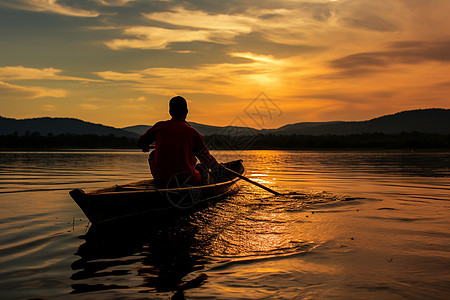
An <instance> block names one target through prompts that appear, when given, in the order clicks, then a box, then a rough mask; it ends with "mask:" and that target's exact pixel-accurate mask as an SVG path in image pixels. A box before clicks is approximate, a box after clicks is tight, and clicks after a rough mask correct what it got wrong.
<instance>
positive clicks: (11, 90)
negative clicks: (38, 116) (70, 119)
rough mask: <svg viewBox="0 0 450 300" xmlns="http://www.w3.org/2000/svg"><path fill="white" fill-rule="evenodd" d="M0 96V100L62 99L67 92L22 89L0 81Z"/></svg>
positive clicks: (30, 88) (47, 89) (31, 88)
mask: <svg viewBox="0 0 450 300" xmlns="http://www.w3.org/2000/svg"><path fill="white" fill-rule="evenodd" d="M0 95H1V96H0V97H1V98H2V99H35V98H43V97H52V98H62V97H65V96H66V95H67V92H66V91H65V90H62V89H49V88H43V87H24V86H20V85H13V84H9V83H6V82H2V81H0Z"/></svg>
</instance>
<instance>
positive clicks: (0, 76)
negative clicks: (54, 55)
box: [0, 66, 99, 82]
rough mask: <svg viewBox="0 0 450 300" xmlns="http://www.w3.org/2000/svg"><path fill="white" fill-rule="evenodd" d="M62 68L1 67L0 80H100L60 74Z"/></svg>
mask: <svg viewBox="0 0 450 300" xmlns="http://www.w3.org/2000/svg"><path fill="white" fill-rule="evenodd" d="M61 72H62V70H58V69H54V68H44V69H36V68H27V67H23V66H10V67H0V80H5V81H13V80H24V79H33V80H74V81H83V82H99V80H94V79H86V78H79V77H71V76H63V75H59V73H61Z"/></svg>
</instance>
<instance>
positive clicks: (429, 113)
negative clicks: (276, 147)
mask: <svg viewBox="0 0 450 300" xmlns="http://www.w3.org/2000/svg"><path fill="white" fill-rule="evenodd" d="M188 123H189V124H191V126H192V127H194V128H195V129H197V130H198V131H199V132H200V133H201V134H202V135H203V136H210V135H242V136H244V135H257V134H272V135H293V134H297V135H350V134H363V133H385V134H397V133H402V132H422V133H437V134H450V109H442V108H431V109H417V110H409V111H402V112H398V113H395V114H390V115H384V116H380V117H377V118H373V119H370V120H367V121H332V122H300V123H293V124H287V125H284V126H281V127H279V128H276V129H255V128H250V127H237V126H213V125H206V124H200V123H196V122H189V121H188ZM150 127H151V125H135V126H128V127H123V128H115V127H111V126H105V125H102V124H96V123H91V122H86V121H83V120H79V119H75V118H50V117H43V118H32V119H14V118H5V117H2V116H0V135H9V134H14V133H16V134H18V135H26V134H33V133H38V134H40V135H49V134H53V135H59V134H79V135H82V134H94V135H115V136H118V137H130V138H137V137H138V136H139V135H142V134H143V133H144V132H145V131H146V130H147V129H149V128H150Z"/></svg>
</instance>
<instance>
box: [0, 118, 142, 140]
mask: <svg viewBox="0 0 450 300" xmlns="http://www.w3.org/2000/svg"><path fill="white" fill-rule="evenodd" d="M14 133H17V134H18V135H25V134H27V133H28V134H33V133H38V134H40V135H48V134H53V135H59V134H77V135H81V134H94V135H114V136H117V137H137V135H136V134H135V133H131V132H128V131H125V130H122V129H118V128H114V127H110V126H105V125H101V124H94V123H90V122H85V121H82V120H78V119H72V118H34V119H23V120H18V119H12V118H4V117H0V135H8V134H14Z"/></svg>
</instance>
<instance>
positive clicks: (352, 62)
mask: <svg viewBox="0 0 450 300" xmlns="http://www.w3.org/2000/svg"><path fill="white" fill-rule="evenodd" d="M426 61H435V62H441V63H449V62H450V41H431V42H428V41H402V42H394V43H391V44H390V45H389V47H388V48H387V49H386V51H379V52H369V53H356V54H351V55H347V56H345V57H342V58H339V59H335V60H332V61H331V62H330V66H331V67H332V68H334V69H339V70H342V72H341V73H340V75H343V76H350V77H351V76H356V75H361V74H369V73H375V72H380V71H381V70H384V69H387V68H388V67H390V66H391V65H394V64H419V63H423V62H426Z"/></svg>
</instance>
